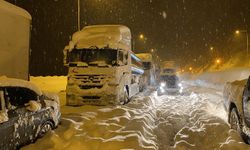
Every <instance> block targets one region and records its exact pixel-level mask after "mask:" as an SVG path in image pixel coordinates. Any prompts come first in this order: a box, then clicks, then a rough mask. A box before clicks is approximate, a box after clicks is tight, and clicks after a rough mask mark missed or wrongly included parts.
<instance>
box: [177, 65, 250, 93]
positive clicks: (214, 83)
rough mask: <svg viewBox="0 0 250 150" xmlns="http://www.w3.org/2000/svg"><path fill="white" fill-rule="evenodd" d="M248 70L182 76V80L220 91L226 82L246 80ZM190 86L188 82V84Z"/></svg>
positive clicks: (234, 69)
mask: <svg viewBox="0 0 250 150" xmlns="http://www.w3.org/2000/svg"><path fill="white" fill-rule="evenodd" d="M249 75H250V68H248V67H246V68H233V69H228V70H224V71H214V72H204V73H201V74H199V75H187V74H186V75H182V77H181V78H182V79H183V80H192V81H194V82H193V85H194V84H196V85H199V86H205V87H210V88H215V89H220V90H222V89H223V87H224V84H225V83H226V82H233V81H236V80H244V79H247V78H248V77H249ZM189 84H190V82H189Z"/></svg>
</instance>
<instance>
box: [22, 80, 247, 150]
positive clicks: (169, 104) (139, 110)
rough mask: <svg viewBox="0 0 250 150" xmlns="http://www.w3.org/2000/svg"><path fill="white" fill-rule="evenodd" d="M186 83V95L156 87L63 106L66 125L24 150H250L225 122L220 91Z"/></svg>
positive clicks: (64, 123) (63, 124) (63, 118)
mask: <svg viewBox="0 0 250 150" xmlns="http://www.w3.org/2000/svg"><path fill="white" fill-rule="evenodd" d="M185 85H186V87H185V90H184V94H181V95H162V96H157V94H156V92H155V91H153V90H151V91H147V92H145V93H141V94H139V95H137V96H135V97H134V98H133V99H132V101H131V102H130V103H128V104H126V105H123V106H117V107H111V106H82V107H69V106H62V110H61V111H62V122H61V125H60V126H59V127H58V128H57V129H56V130H54V131H52V132H50V133H49V134H47V135H46V136H45V137H44V138H42V139H39V140H38V141H37V142H36V143H34V144H30V145H28V146H26V147H24V148H23V149H38V150H39V149H41V150H44V149H58V150H59V149H72V150H77V149H79V150H85V149H86V150H97V149H102V150H103V149H105V150H116V149H136V150H137V149H160V150H165V149H197V150H198V149H250V147H249V146H248V145H246V144H244V143H242V140H241V138H240V137H239V135H238V134H237V133H236V132H235V131H233V130H230V128H229V126H228V124H227V123H226V112H225V110H224V107H223V98H222V93H221V91H220V90H218V89H211V88H206V87H199V86H196V85H195V84H191V83H189V82H186V84H185ZM60 95H61V96H63V95H64V94H63V92H61V94H60Z"/></svg>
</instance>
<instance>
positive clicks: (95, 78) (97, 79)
mask: <svg viewBox="0 0 250 150" xmlns="http://www.w3.org/2000/svg"><path fill="white" fill-rule="evenodd" d="M75 79H78V80H80V81H81V82H82V83H102V82H103V80H104V79H106V76H105V75H79V74H78V75H75Z"/></svg>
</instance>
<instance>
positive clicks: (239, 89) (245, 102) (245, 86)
mask: <svg viewBox="0 0 250 150" xmlns="http://www.w3.org/2000/svg"><path fill="white" fill-rule="evenodd" d="M223 96H224V106H225V109H226V111H227V114H228V123H229V124H230V126H231V128H232V129H235V130H236V131H238V133H239V134H240V135H241V137H242V138H243V140H244V141H245V142H246V143H248V144H250V140H249V136H250V78H248V80H247V79H246V80H241V81H234V82H228V83H226V85H225V86H224V91H223Z"/></svg>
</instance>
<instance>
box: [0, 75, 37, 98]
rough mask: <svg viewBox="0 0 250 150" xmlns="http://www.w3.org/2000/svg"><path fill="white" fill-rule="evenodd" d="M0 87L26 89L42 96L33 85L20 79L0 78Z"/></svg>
mask: <svg viewBox="0 0 250 150" xmlns="http://www.w3.org/2000/svg"><path fill="white" fill-rule="evenodd" d="M0 87H22V88H28V89H30V90H32V91H34V92H36V93H37V94H38V95H42V91H41V90H40V89H39V88H38V87H37V86H36V85H34V84H33V83H31V82H29V81H25V80H21V79H14V78H7V77H5V76H0Z"/></svg>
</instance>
